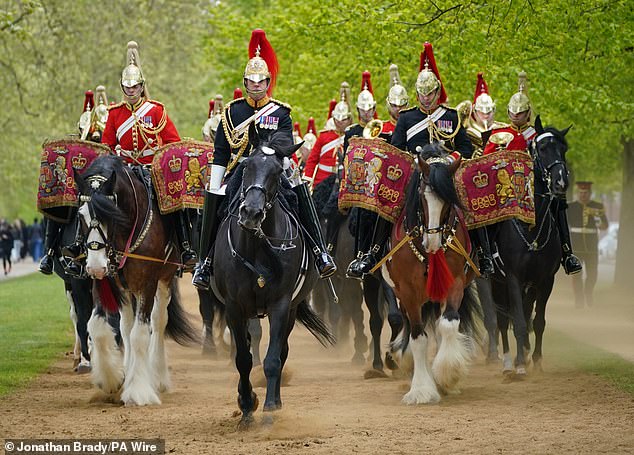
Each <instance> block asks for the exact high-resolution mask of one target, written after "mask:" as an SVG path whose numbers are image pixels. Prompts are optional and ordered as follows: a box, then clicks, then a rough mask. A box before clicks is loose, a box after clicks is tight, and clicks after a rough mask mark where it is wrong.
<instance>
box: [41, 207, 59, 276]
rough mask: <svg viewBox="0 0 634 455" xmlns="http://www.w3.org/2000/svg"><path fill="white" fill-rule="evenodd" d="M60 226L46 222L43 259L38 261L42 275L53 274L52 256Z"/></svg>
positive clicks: (49, 221) (51, 221) (50, 221)
mask: <svg viewBox="0 0 634 455" xmlns="http://www.w3.org/2000/svg"><path fill="white" fill-rule="evenodd" d="M60 230H61V225H60V224H59V223H57V222H56V221H53V220H51V219H47V220H46V230H45V231H44V251H45V253H44V257H43V258H42V260H41V261H40V272H42V273H43V274H44V275H50V274H52V273H53V256H55V248H56V247H57V242H58V239H59V233H60Z"/></svg>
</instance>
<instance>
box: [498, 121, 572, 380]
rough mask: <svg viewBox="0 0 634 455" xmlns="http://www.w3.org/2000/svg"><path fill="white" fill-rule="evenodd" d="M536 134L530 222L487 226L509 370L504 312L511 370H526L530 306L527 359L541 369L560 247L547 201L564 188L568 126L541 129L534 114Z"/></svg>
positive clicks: (552, 200)
mask: <svg viewBox="0 0 634 455" xmlns="http://www.w3.org/2000/svg"><path fill="white" fill-rule="evenodd" d="M535 129H536V131H537V138H536V139H535V141H534V142H533V144H532V147H531V150H530V152H531V155H532V157H533V162H534V175H535V191H534V196H535V224H536V225H535V227H534V228H532V229H529V225H528V224H526V223H523V222H521V221H517V220H508V221H504V222H502V223H499V224H497V225H494V226H493V227H492V232H491V233H490V235H492V238H494V239H495V243H496V245H497V251H498V253H499V256H500V259H501V262H502V263H503V264H502V266H501V273H497V274H496V275H495V276H494V277H493V279H492V281H491V284H492V290H493V298H494V300H495V302H496V305H497V306H498V314H497V318H498V326H499V329H500V332H501V334H502V347H503V351H504V358H503V361H504V362H503V363H504V372H505V374H513V364H512V359H511V355H510V353H509V342H508V334H507V330H508V325H509V316H510V317H512V320H513V332H514V334H515V338H516V341H517V356H516V358H515V371H514V373H515V374H516V375H518V376H519V377H523V376H524V375H526V363H527V361H526V356H527V354H528V351H529V350H530V343H529V340H528V329H527V327H528V323H529V321H530V317H531V315H532V313H533V307H535V318H534V320H533V329H534V331H535V349H534V351H533V357H532V358H533V362H534V365H535V368H537V369H538V370H539V369H541V359H542V337H543V334H544V328H545V326H546V319H545V313H546V303H547V302H548V298H549V297H550V294H551V292H552V289H553V284H554V281H555V274H556V273H557V270H558V269H559V265H560V263H561V248H560V240H559V233H558V230H557V222H556V220H555V218H554V216H553V204H558V203H559V202H560V200H561V198H563V196H564V195H565V193H566V189H567V188H568V170H567V167H566V150H567V149H568V145H567V142H566V139H565V135H566V133H567V132H568V130H569V129H570V127H568V128H566V129H565V130H562V131H559V130H557V129H556V128H552V127H548V128H545V129H544V128H543V127H542V124H541V120H540V118H539V117H537V119H536V122H535Z"/></svg>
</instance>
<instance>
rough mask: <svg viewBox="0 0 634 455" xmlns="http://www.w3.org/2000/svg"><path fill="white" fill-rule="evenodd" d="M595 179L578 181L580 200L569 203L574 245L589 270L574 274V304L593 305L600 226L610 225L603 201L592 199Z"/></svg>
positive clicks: (585, 267)
mask: <svg viewBox="0 0 634 455" xmlns="http://www.w3.org/2000/svg"><path fill="white" fill-rule="evenodd" d="M591 196H592V182H577V200H576V201H574V202H571V203H570V204H568V217H569V219H570V233H571V240H572V245H573V246H574V248H575V251H576V252H577V254H578V255H579V258H580V259H581V260H582V261H583V268H584V269H585V270H586V277H585V280H584V279H583V274H581V273H578V274H576V275H574V276H573V277H572V285H573V289H574V292H575V304H576V306H577V307H578V308H583V305H584V303H585V304H586V305H588V306H592V303H593V296H592V294H593V291H594V285H595V284H596V282H597V272H598V264H599V229H602V230H604V229H607V228H608V219H607V217H606V216H605V209H604V208H603V204H602V203H601V202H597V201H592V200H590V197H591Z"/></svg>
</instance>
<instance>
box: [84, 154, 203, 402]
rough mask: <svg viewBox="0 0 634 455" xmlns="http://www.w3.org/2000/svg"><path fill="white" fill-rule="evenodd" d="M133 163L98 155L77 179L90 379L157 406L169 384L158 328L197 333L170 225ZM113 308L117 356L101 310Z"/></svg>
mask: <svg viewBox="0 0 634 455" xmlns="http://www.w3.org/2000/svg"><path fill="white" fill-rule="evenodd" d="M141 172H142V170H141V169H140V168H136V169H134V170H133V168H130V167H128V166H125V165H124V163H123V161H122V160H121V159H120V158H119V157H116V156H102V157H99V158H97V159H96V160H95V161H94V162H93V163H92V164H91V165H90V167H89V168H88V169H87V170H86V172H85V173H84V174H83V176H80V177H78V178H77V184H78V187H79V190H80V193H81V195H82V196H81V199H80V200H81V206H80V208H79V217H80V220H81V229H82V233H83V238H84V239H85V242H86V249H87V257H86V271H87V273H88V274H89V275H90V276H91V277H92V278H94V279H95V288H96V291H97V292H93V293H94V294H96V295H98V302H97V307H96V309H95V311H94V312H93V316H92V317H91V319H90V321H89V323H88V331H89V333H90V337H91V338H92V341H93V355H92V363H93V365H92V366H93V371H92V373H93V382H94V383H95V384H96V385H97V386H99V387H100V388H101V389H102V390H103V391H104V392H106V393H108V394H116V393H117V392H119V391H120V392H121V400H122V401H123V403H124V404H126V405H149V404H160V403H161V400H160V398H159V392H163V391H166V390H168V389H169V387H170V378H169V372H168V368H167V358H166V353H165V346H164V333H165V332H167V334H168V335H170V336H171V337H172V338H173V339H174V340H175V341H176V342H178V343H180V344H189V343H194V342H197V339H198V337H197V336H196V335H195V334H194V329H193V328H192V327H191V326H190V325H189V323H188V321H187V319H186V316H185V313H184V310H183V308H182V306H181V303H180V298H179V294H178V287H177V281H176V279H175V277H174V274H175V272H176V270H177V268H178V264H177V263H175V262H173V261H175V260H177V258H178V255H177V254H176V252H175V248H174V245H173V242H172V240H171V237H172V233H173V227H172V226H171V225H170V223H169V218H168V217H165V218H163V217H161V216H160V214H159V212H158V208H157V205H156V201H155V200H153V199H152V197H151V193H150V189H149V182H148V183H147V184H146V183H144V181H143V177H141V176H139V174H140V173H141ZM104 310H105V313H109V312H115V311H119V313H120V315H121V337H122V340H123V350H124V352H123V361H122V359H121V354H120V351H119V349H118V348H117V346H116V344H115V343H114V337H113V333H112V330H111V329H110V327H109V326H108V325H107V323H106V320H105V317H104V316H105V313H104Z"/></svg>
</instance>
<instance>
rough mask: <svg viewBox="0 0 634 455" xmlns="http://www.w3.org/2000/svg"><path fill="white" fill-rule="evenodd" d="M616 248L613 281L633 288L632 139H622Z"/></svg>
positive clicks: (633, 141)
mask: <svg viewBox="0 0 634 455" xmlns="http://www.w3.org/2000/svg"><path fill="white" fill-rule="evenodd" d="M619 223H620V224H619V235H618V248H617V250H616V270H615V274H614V283H615V284H616V285H617V286H618V287H620V288H622V289H624V290H634V280H633V279H632V276H633V275H632V269H633V268H634V236H633V235H632V234H634V139H632V138H624V139H623V192H622V193H621V214H620V221H619Z"/></svg>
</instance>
